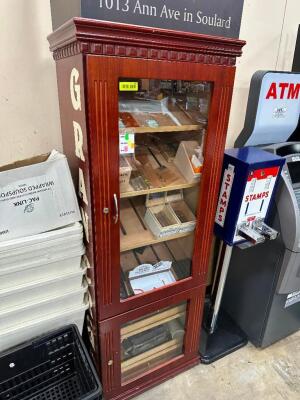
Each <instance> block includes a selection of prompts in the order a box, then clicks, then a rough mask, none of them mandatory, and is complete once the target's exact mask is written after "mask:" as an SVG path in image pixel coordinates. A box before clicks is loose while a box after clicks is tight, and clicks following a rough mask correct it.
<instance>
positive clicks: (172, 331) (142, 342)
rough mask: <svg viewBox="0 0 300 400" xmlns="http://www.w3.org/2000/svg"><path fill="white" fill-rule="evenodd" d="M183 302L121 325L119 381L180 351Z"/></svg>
mask: <svg viewBox="0 0 300 400" xmlns="http://www.w3.org/2000/svg"><path fill="white" fill-rule="evenodd" d="M185 323H186V302H184V303H181V304H179V305H177V306H175V307H169V308H165V309H163V310H160V311H159V312H155V313H152V314H149V315H147V316H146V317H142V318H139V319H136V320H134V321H131V322H129V323H127V324H125V325H123V326H122V327H121V374H122V382H123V383H124V382H125V381H128V380H131V379H135V378H137V377H138V376H140V375H143V374H144V373H146V372H148V371H150V370H151V369H153V368H155V367H157V366H158V365H161V364H163V363H165V362H167V361H170V360H172V359H173V358H174V357H177V356H179V355H181V354H183V343H184V336H185Z"/></svg>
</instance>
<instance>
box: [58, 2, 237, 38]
mask: <svg viewBox="0 0 300 400" xmlns="http://www.w3.org/2000/svg"><path fill="white" fill-rule="evenodd" d="M243 5H244V0H222V1H220V0H186V1H182V0H64V1H63V2H62V1H61V0H51V7H52V17H53V28H54V29H55V28H57V27H58V26H59V25H61V24H62V23H63V22H65V21H66V20H68V19H70V18H72V17H75V16H77V17H79V16H81V17H84V18H93V19H99V20H105V21H113V22H123V23H127V24H135V25H143V26H150V27H155V28H165V29H173V30H180V31H185V32H195V33H203V34H207V35H214V36H225V37H232V38H238V37H239V32H240V25H241V18H242V12H243Z"/></svg>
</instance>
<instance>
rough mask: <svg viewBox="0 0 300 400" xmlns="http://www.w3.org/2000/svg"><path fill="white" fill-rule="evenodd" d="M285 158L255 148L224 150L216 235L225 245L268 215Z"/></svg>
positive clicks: (234, 242) (240, 239)
mask: <svg viewBox="0 0 300 400" xmlns="http://www.w3.org/2000/svg"><path fill="white" fill-rule="evenodd" d="M284 162H285V160H284V159H283V158H281V157H279V156H276V155H274V154H271V153H268V152H266V151H264V150H261V149H259V148H255V147H244V148H241V149H228V150H226V151H225V156H224V163H223V178H222V183H221V190H220V196H219V201H218V207H217V213H216V220H215V234H216V236H218V237H219V238H220V239H222V240H223V241H224V242H225V243H227V244H228V245H233V244H237V243H241V242H243V241H245V237H244V236H243V235H241V234H240V228H241V227H249V228H251V227H252V225H253V223H254V222H255V221H256V222H257V221H258V220H260V221H264V220H265V219H266V217H267V215H268V211H269V206H270V204H271V201H272V198H273V193H274V189H275V187H276V184H277V180H278V177H279V176H280V173H281V169H282V167H283V165H284Z"/></svg>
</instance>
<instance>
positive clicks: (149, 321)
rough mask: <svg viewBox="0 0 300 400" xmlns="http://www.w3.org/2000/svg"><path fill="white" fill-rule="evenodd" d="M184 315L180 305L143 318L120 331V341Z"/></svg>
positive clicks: (184, 310) (183, 305)
mask: <svg viewBox="0 0 300 400" xmlns="http://www.w3.org/2000/svg"><path fill="white" fill-rule="evenodd" d="M185 313H186V305H185V304H181V305H179V306H176V307H173V308H170V309H168V310H165V311H160V312H157V314H154V315H152V316H150V317H148V318H143V319H140V320H138V321H136V322H133V323H130V324H128V325H127V326H124V327H123V328H122V329H121V341H123V340H124V339H127V338H128V337H130V336H133V335H136V334H138V333H141V332H144V331H147V330H149V329H152V328H155V327H156V326H158V325H162V324H165V323H167V322H169V321H172V320H173V319H177V318H182V317H185Z"/></svg>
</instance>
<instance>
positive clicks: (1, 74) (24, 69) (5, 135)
mask: <svg viewBox="0 0 300 400" xmlns="http://www.w3.org/2000/svg"><path fill="white" fill-rule="evenodd" d="M0 20H1V23H0V49H1V51H0V165H3V164H7V163H9V162H11V161H13V160H16V159H22V158H26V157H30V156H33V155H37V154H40V153H45V152H48V151H49V150H51V149H52V148H56V149H58V150H61V149H62V144H61V132H60V120H59V109H58V98H57V85H56V75H55V64H54V61H53V60H52V58H51V54H50V52H49V48H48V42H47V35H48V34H49V33H50V32H51V13H50V0H0Z"/></svg>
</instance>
